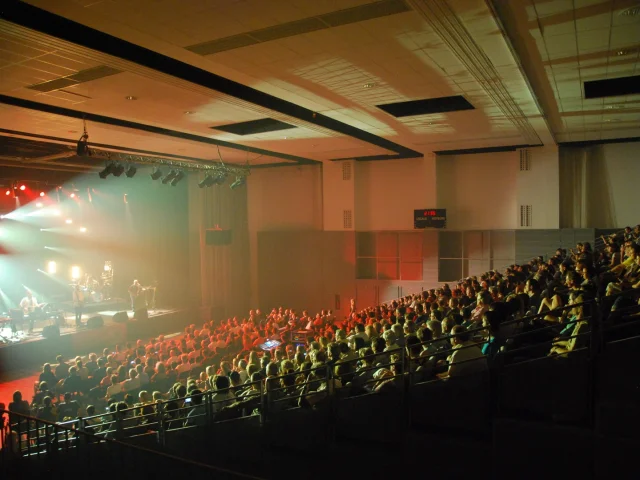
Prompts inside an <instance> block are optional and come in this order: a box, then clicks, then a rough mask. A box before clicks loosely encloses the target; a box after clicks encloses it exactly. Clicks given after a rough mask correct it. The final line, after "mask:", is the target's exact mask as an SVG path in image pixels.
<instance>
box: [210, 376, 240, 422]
mask: <svg viewBox="0 0 640 480" xmlns="http://www.w3.org/2000/svg"><path fill="white" fill-rule="evenodd" d="M213 384H214V387H215V392H216V393H214V394H213V395H212V396H211V402H212V404H211V408H212V410H213V412H214V413H216V412H218V411H220V410H221V409H222V408H224V407H225V406H227V405H229V404H230V403H232V402H233V401H234V400H235V396H234V394H233V392H232V391H231V390H230V389H229V387H230V386H231V382H230V380H229V377H226V376H224V375H216V376H215V377H214V380H213Z"/></svg>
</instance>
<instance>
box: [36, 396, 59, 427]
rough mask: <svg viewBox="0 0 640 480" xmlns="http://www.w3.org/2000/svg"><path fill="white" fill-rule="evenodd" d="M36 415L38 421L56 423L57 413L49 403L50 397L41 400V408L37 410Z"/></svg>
mask: <svg viewBox="0 0 640 480" xmlns="http://www.w3.org/2000/svg"><path fill="white" fill-rule="evenodd" d="M36 415H37V417H38V418H39V419H40V420H44V421H46V422H51V423H55V422H57V421H58V413H57V411H56V408H55V407H54V406H53V405H52V403H51V397H44V399H43V400H42V406H41V407H40V408H39V409H38V413H37V414H36Z"/></svg>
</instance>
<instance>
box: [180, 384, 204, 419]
mask: <svg viewBox="0 0 640 480" xmlns="http://www.w3.org/2000/svg"><path fill="white" fill-rule="evenodd" d="M188 400H189V403H190V404H191V410H190V411H189V414H188V415H187V419H186V420H185V422H184V426H185V427H193V426H202V425H206V423H207V417H206V415H205V410H204V407H205V406H204V405H203V403H202V392H201V391H200V390H197V389H196V390H194V391H192V392H191V396H190V397H189V399H188Z"/></svg>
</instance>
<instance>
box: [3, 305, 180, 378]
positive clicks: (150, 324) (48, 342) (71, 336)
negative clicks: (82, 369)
mask: <svg viewBox="0 0 640 480" xmlns="http://www.w3.org/2000/svg"><path fill="white" fill-rule="evenodd" d="M103 306H104V304H103ZM119 312H123V310H119V309H114V310H110V309H107V310H100V311H98V312H95V313H91V314H87V315H84V316H83V326H82V327H78V328H76V327H75V316H74V315H65V324H64V325H62V326H61V327H60V336H54V337H50V338H45V337H44V336H43V335H42V331H43V329H44V327H46V326H47V325H48V324H49V322H50V321H49V320H46V321H45V320H40V321H38V322H37V323H36V326H35V328H34V332H33V333H32V334H27V333H26V332H24V331H19V332H18V335H17V336H13V337H12V332H11V328H10V327H9V325H8V324H6V325H5V326H4V327H3V328H2V329H1V330H0V335H1V337H3V338H5V339H6V340H7V341H6V342H4V343H0V381H2V380H3V379H4V378H5V372H9V371H12V370H24V369H25V368H26V367H33V366H34V365H41V364H42V363H45V362H50V363H55V358H56V356H57V355H64V356H65V357H66V358H70V357H75V356H76V355H81V354H83V353H86V352H91V351H94V352H95V353H97V354H100V353H101V351H102V349H103V348H105V347H109V348H113V347H114V346H115V345H116V344H124V343H126V342H128V341H132V342H135V341H136V340H138V339H144V340H147V339H149V338H151V337H155V336H157V335H160V334H168V333H174V332H176V331H179V330H182V329H184V327H185V326H187V325H189V324H191V323H192V322H191V321H190V319H191V318H192V317H191V316H190V315H189V314H188V312H187V311H185V310H178V309H168V308H164V309H163V308H158V309H155V310H149V311H148V314H149V318H148V319H144V320H137V319H135V318H134V317H133V313H132V312H130V311H124V312H125V313H126V314H127V317H128V319H125V321H123V322H115V321H114V320H113V318H114V316H115V315H116V314H117V313H119ZM95 316H99V317H101V318H102V320H103V322H104V325H103V326H99V327H97V328H89V327H87V326H86V324H87V320H88V318H90V317H95ZM121 318H122V317H121Z"/></svg>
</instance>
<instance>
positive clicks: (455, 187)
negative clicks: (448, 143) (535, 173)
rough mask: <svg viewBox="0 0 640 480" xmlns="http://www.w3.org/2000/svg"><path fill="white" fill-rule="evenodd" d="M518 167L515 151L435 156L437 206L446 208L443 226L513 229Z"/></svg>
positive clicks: (472, 228)
mask: <svg viewBox="0 0 640 480" xmlns="http://www.w3.org/2000/svg"><path fill="white" fill-rule="evenodd" d="M518 170H519V154H518V152H499V153H477V154H470V155H439V156H437V159H436V176H437V207H438V208H446V209H447V228H448V229H454V230H496V229H514V228H517V225H518V224H517V220H518V217H517V180H516V175H517V172H518Z"/></svg>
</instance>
